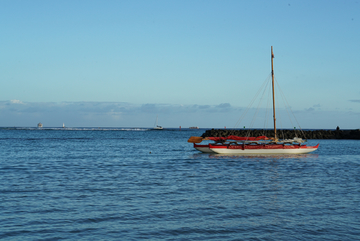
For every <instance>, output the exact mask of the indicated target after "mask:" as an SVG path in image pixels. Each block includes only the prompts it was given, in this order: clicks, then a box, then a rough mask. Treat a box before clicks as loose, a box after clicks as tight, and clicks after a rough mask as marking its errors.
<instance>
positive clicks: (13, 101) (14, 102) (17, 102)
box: [10, 100, 24, 104]
mask: <svg viewBox="0 0 360 241" xmlns="http://www.w3.org/2000/svg"><path fill="white" fill-rule="evenodd" d="M10 102H11V103H12V104H24V103H23V102H22V101H20V100H10Z"/></svg>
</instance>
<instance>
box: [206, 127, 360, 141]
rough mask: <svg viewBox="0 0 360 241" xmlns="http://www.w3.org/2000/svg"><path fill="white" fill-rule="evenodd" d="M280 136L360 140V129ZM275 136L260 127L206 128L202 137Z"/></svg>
mask: <svg viewBox="0 0 360 241" xmlns="http://www.w3.org/2000/svg"><path fill="white" fill-rule="evenodd" d="M276 133H277V136H278V138H281V139H291V138H294V137H300V138H303V139H351V140H360V129H356V130H340V129H336V130H286V129H284V130H281V129H280V130H277V131H276ZM230 135H234V136H263V135H264V136H268V137H273V136H274V130H258V129H252V130H247V129H242V130H231V129H211V130H206V131H205V133H203V134H202V136H201V137H211V136H212V137H226V136H230Z"/></svg>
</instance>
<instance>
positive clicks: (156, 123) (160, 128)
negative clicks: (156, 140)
mask: <svg viewBox="0 0 360 241" xmlns="http://www.w3.org/2000/svg"><path fill="white" fill-rule="evenodd" d="M163 129H164V128H163V127H162V126H159V125H158V117H157V116H156V121H155V126H154V130H163Z"/></svg>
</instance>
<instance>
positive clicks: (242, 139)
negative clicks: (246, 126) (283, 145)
mask: <svg viewBox="0 0 360 241" xmlns="http://www.w3.org/2000/svg"><path fill="white" fill-rule="evenodd" d="M206 138H207V139H209V140H212V141H226V140H234V141H259V140H269V138H268V137H266V136H258V137H243V136H233V135H231V136H227V137H206Z"/></svg>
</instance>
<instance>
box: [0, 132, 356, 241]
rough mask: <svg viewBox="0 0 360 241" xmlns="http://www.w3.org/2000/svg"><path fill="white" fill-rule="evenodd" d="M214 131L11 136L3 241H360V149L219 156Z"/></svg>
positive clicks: (323, 143) (3, 162) (4, 141)
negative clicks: (208, 143)
mask: <svg viewBox="0 0 360 241" xmlns="http://www.w3.org/2000/svg"><path fill="white" fill-rule="evenodd" d="M203 132H204V130H182V131H179V130H177V129H174V130H163V131H152V130H139V129H138V130H125V129H106V130H104V129H93V130H92V129H41V130H38V129H26V128H25V129H4V128H3V129H0V239H3V240H62V239H65V240H359V239H360V141H355V140H310V141H309V144H317V143H320V148H319V149H318V150H317V151H316V152H314V153H313V154H308V155H295V156H281V155H279V156H217V155H209V154H201V153H199V152H198V151H196V150H195V149H193V147H192V144H190V143H187V139H188V138H189V137H190V136H193V135H196V136H200V135H201V134H202V133H203Z"/></svg>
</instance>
